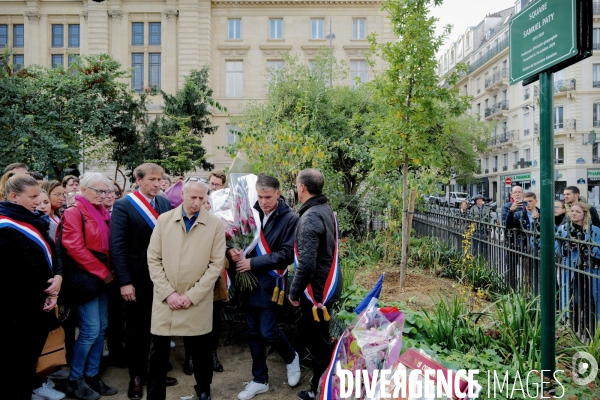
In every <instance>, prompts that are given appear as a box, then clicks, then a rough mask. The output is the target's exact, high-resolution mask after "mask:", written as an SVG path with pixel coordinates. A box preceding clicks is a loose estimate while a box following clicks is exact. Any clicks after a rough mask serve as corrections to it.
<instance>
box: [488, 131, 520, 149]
mask: <svg viewBox="0 0 600 400" xmlns="http://www.w3.org/2000/svg"><path fill="white" fill-rule="evenodd" d="M518 137H519V131H518V130H513V131H505V132H502V133H501V134H499V135H495V136H492V137H491V138H490V139H489V140H488V146H496V145H498V144H502V143H508V142H510V141H511V140H512V139H516V138H518Z"/></svg>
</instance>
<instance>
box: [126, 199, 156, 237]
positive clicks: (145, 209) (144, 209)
mask: <svg viewBox="0 0 600 400" xmlns="http://www.w3.org/2000/svg"><path fill="white" fill-rule="evenodd" d="M125 198H126V199H127V200H129V202H130V203H131V205H132V206H133V207H134V208H135V209H136V210H137V211H138V212H139V213H140V215H141V216H142V218H144V220H145V221H146V222H147V223H148V225H149V226H150V229H152V230H154V227H155V226H156V220H157V219H158V213H157V212H156V210H155V209H154V208H153V207H152V206H151V205H150V203H148V200H146V198H145V197H144V196H143V195H142V194H141V193H140V192H139V191H137V190H136V191H135V192H133V193H129V194H128V195H127V196H125Z"/></svg>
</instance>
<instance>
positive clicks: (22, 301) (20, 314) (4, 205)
mask: <svg viewBox="0 0 600 400" xmlns="http://www.w3.org/2000/svg"><path fill="white" fill-rule="evenodd" d="M0 215H3V216H7V217H9V218H11V219H13V220H16V221H20V222H25V223H27V224H29V225H31V226H33V227H34V228H35V229H36V230H38V231H39V233H40V234H41V235H42V236H43V237H44V239H45V240H46V242H47V243H48V244H49V245H50V249H51V251H52V270H50V267H49V265H48V261H47V260H46V255H45V253H44V251H43V250H42V248H41V247H40V246H39V245H38V244H37V243H35V242H34V241H33V240H31V239H29V238H28V237H27V236H25V235H24V234H23V233H21V232H19V231H17V230H16V229H13V228H10V227H4V228H0V254H2V274H0V285H1V286H2V288H4V293H3V295H4V297H5V298H6V299H12V300H11V301H9V303H10V304H9V303H7V306H6V307H4V312H3V313H4V315H5V316H6V315H7V314H8V321H10V322H14V321H18V320H23V319H27V320H29V321H31V320H32V319H33V320H34V321H38V323H39V326H40V329H48V330H49V329H51V328H50V327H51V325H53V324H55V323H56V318H55V314H54V312H45V311H44V310H43V306H44V301H45V300H46V297H47V296H48V295H47V294H46V293H45V292H44V290H46V289H48V286H50V284H49V283H48V279H50V278H52V277H54V276H55V275H62V263H61V260H60V258H59V257H58V252H57V251H56V248H55V245H54V241H53V240H52V239H51V238H50V237H49V236H48V222H46V221H44V220H43V219H42V217H41V215H39V214H37V213H32V212H31V211H29V210H27V209H26V208H24V207H22V206H20V205H17V204H12V203H9V202H1V203H0ZM52 328H53V327H52ZM21 333H25V332H21ZM16 334H19V333H18V332H16Z"/></svg>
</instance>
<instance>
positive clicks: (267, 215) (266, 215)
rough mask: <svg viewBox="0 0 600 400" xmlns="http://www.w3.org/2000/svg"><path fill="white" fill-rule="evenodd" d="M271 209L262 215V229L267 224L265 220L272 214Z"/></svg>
mask: <svg viewBox="0 0 600 400" xmlns="http://www.w3.org/2000/svg"><path fill="white" fill-rule="evenodd" d="M273 211H275V210H273ZM273 211H271V212H270V213H268V214H265V216H264V217H263V223H262V227H263V229H264V227H265V226H266V225H267V221H268V220H269V217H270V216H271V215H273Z"/></svg>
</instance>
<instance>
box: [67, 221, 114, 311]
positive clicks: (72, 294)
mask: <svg viewBox="0 0 600 400" xmlns="http://www.w3.org/2000/svg"><path fill="white" fill-rule="evenodd" d="M77 211H79V214H80V216H81V227H82V231H83V242H84V245H85V242H86V237H85V219H84V218H83V213H82V212H81V210H79V209H77ZM63 225H64V221H61V222H60V224H59V226H58V233H57V236H56V248H57V249H58V251H59V253H60V256H61V259H62V264H63V283H62V290H61V297H63V299H64V300H65V302H66V303H67V304H71V305H79V304H84V303H87V302H88V301H90V300H92V299H94V298H96V297H98V296H100V294H102V291H103V290H104V286H105V283H104V281H103V280H102V279H100V278H99V277H97V276H96V275H94V274H92V273H90V272H88V271H86V270H85V269H83V268H81V267H80V266H79V265H77V263H76V262H75V260H73V259H72V258H71V257H69V255H68V253H67V249H65V247H64V246H63V245H62V234H63ZM88 250H89V249H88ZM89 251H90V252H91V253H92V254H93V255H94V257H96V259H98V261H100V262H101V263H102V264H104V265H108V257H107V256H106V254H104V253H100V252H97V251H93V250H89Z"/></svg>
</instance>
